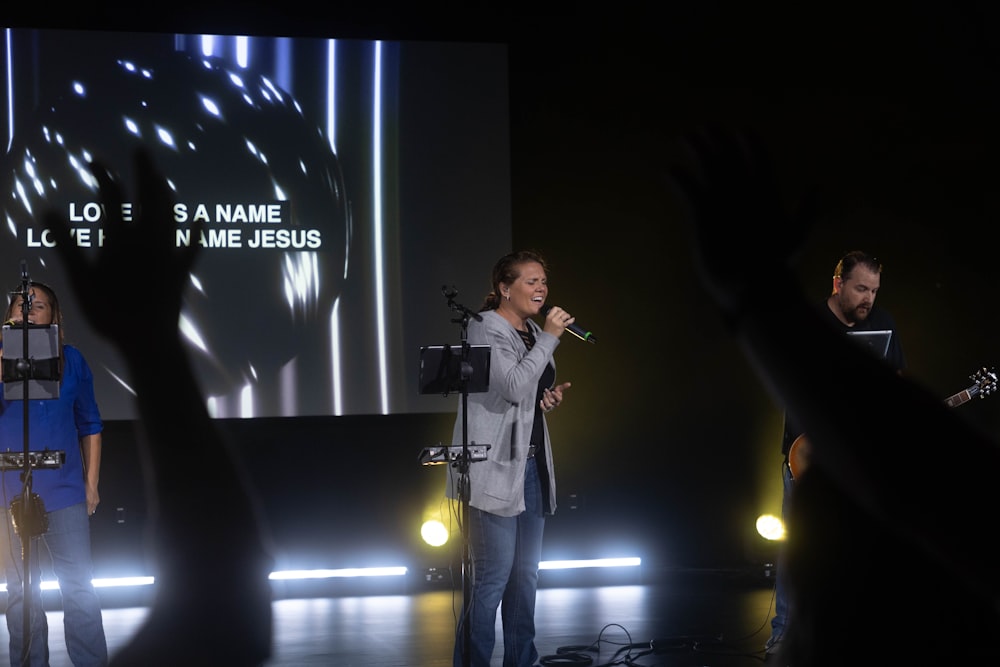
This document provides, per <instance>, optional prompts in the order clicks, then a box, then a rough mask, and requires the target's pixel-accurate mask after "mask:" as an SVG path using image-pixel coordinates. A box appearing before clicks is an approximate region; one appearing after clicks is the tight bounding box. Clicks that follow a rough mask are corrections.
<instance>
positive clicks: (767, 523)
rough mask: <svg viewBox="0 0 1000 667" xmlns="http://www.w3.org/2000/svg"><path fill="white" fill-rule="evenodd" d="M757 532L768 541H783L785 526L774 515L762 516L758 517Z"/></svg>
mask: <svg viewBox="0 0 1000 667" xmlns="http://www.w3.org/2000/svg"><path fill="white" fill-rule="evenodd" d="M757 532H758V533H760V536H761V537H763V538H764V539H766V540H783V539H785V524H784V522H783V521H782V520H781V519H780V518H778V517H776V516H774V515H773V514H761V515H760V516H759V517H757Z"/></svg>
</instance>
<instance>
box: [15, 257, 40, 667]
mask: <svg viewBox="0 0 1000 667" xmlns="http://www.w3.org/2000/svg"><path fill="white" fill-rule="evenodd" d="M30 312H31V282H30V281H29V280H28V273H27V269H25V268H24V267H23V266H22V268H21V331H22V332H23V335H22V338H21V348H22V349H21V358H20V359H19V360H18V362H17V370H18V371H19V372H21V373H22V374H23V377H22V379H21V382H22V383H23V385H24V400H23V401H21V403H22V412H23V424H24V428H23V433H24V443H23V451H24V461H23V462H22V470H21V483H22V488H21V502H20V507H15V506H14V503H12V504H11V508H10V512H11V518H12V520H13V522H14V532H16V533H18V536H19V538H20V540H21V610H22V612H23V617H24V620H23V621H22V628H21V630H22V637H23V639H22V642H21V646H22V651H23V653H22V659H23V662H24V663H25V664H29V663H30V656H31V601H32V581H31V539H32V537H33V535H31V532H33V531H31V530H29V529H28V527H29V526H31V525H33V524H34V521H33V520H32V519H31V517H30V514H31V483H32V470H31V460H30V455H29V453H28V452H30V451H31V448H30V440H29V427H28V417H29V405H28V386H29V385H28V382H29V377H30V373H29V372H28V371H29V369H30V364H29V359H31V357H30V356H28V353H29V350H28V324H29V322H28V314H29V313H30ZM15 503H16V499H15ZM18 515H20V516H18ZM25 533H28V534H25Z"/></svg>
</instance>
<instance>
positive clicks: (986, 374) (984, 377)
mask: <svg viewBox="0 0 1000 667" xmlns="http://www.w3.org/2000/svg"><path fill="white" fill-rule="evenodd" d="M969 377H970V379H971V380H972V381H973V382H975V384H974V385H973V386H972V387H971V388H970V391H973V390H974V391H975V394H976V395H977V396H979V398H986V397H987V396H989V395H990V394H992V393H993V392H994V391H996V388H997V373H996V371H995V370H993V369H992V368H991V369H989V370H987V369H986V368H985V367H983V368H980V369H979V370H978V371H976V372H975V373H973V374H972V375H971V376H969Z"/></svg>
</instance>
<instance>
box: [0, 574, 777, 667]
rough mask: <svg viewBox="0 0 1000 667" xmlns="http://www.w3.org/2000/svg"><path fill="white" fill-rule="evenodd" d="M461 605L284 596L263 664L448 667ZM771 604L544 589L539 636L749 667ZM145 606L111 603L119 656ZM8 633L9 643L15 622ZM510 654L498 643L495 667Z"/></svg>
mask: <svg viewBox="0 0 1000 667" xmlns="http://www.w3.org/2000/svg"><path fill="white" fill-rule="evenodd" d="M47 607H48V605H47ZM461 607H462V593H461V590H450V589H447V588H438V589H428V590H419V591H410V592H407V593H405V594H397V593H384V594H365V595H344V596H320V597H299V598H283V599H276V600H275V601H274V604H273V608H274V642H273V646H274V649H273V656H272V659H271V660H269V661H268V662H267V663H265V665H266V666H267V667H278V666H281V667H286V666H287V667H293V666H294V667H302V666H303V665H331V666H335V667H351V666H355V665H356V666H358V667H389V666H392V667H404V666H405V667H450V666H451V654H452V647H453V645H454V632H455V619H456V617H457V614H458V613H459V612H460V611H461ZM772 610H773V589H772V588H771V587H770V585H769V584H768V582H767V580H766V579H764V578H763V577H761V578H760V579H756V578H754V577H747V576H746V575H745V574H743V573H732V572H722V571H701V570H698V571H690V572H674V573H671V574H670V576H667V577H664V578H663V580H662V581H661V582H659V583H642V584H620V585H600V586H573V587H543V588H541V589H540V590H539V591H538V599H537V610H536V625H537V640H536V644H537V646H538V650H539V653H540V655H541V657H542V658H541V664H542V665H546V664H560V665H566V664H574V665H584V664H593V665H604V664H609V663H614V662H615V661H618V660H624V659H625V658H626V657H629V658H631V659H632V660H633V661H634V662H633V664H636V665H642V666H647V667H655V666H662V667H668V666H674V665H677V666H680V665H699V666H704V667H709V666H715V667H742V666H747V665H754V664H759V663H760V662H761V661H762V660H763V657H764V656H763V645H764V642H765V641H766V639H767V637H768V634H769V628H770V625H769V621H770V617H771V613H772ZM146 613H147V608H146V607H143V606H111V607H106V608H105V610H104V623H105V631H106V633H107V637H108V645H109V649H110V651H111V653H112V655H113V654H114V652H115V650H116V649H117V648H119V647H121V646H123V645H124V644H125V643H126V642H127V641H128V640H129V638H130V637H131V636H132V634H133V633H134V632H135V631H136V629H137V628H138V627H139V626H140V624H141V623H142V621H143V619H144V618H145V616H146ZM48 618H49V625H50V638H49V647H50V652H51V655H52V660H51V666H52V667H64V666H65V667H69V666H70V665H71V663H70V662H69V658H68V657H67V656H66V652H65V644H64V640H63V631H62V612H61V611H59V610H58V609H49V611H48ZM498 631H499V625H498ZM0 632H2V634H3V637H2V641H3V646H6V639H7V637H6V626H4V628H3V630H2V631H0ZM498 636H499V635H498ZM498 644H499V641H498ZM501 660H502V656H501V655H500V648H499V647H498V650H497V651H496V653H495V654H494V659H493V663H492V664H493V666H494V667H500V665H501ZM618 664H624V663H618Z"/></svg>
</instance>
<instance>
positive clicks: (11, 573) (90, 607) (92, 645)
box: [0, 503, 108, 667]
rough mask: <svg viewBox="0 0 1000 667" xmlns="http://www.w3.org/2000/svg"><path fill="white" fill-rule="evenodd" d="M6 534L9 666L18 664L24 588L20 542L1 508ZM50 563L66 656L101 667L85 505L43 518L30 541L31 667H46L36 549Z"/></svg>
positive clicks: (103, 648)
mask: <svg viewBox="0 0 1000 667" xmlns="http://www.w3.org/2000/svg"><path fill="white" fill-rule="evenodd" d="M3 514H4V519H5V521H4V524H5V527H6V529H5V530H4V535H3V537H2V539H0V542H2V543H3V545H2V549H3V553H4V556H3V558H4V567H5V570H6V574H7V630H8V631H9V632H10V664H12V665H21V664H23V660H22V655H23V654H24V648H23V639H24V589H23V587H22V585H21V582H22V581H23V579H22V576H21V572H22V571H23V570H22V566H23V555H22V552H21V540H20V539H19V537H18V536H17V534H15V532H14V526H13V524H12V523H11V521H10V513H9V512H7V511H6V509H4V511H3ZM43 543H44V544H45V547H46V548H47V549H48V552H49V554H50V556H51V559H52V571H53V573H54V574H55V575H56V579H57V580H58V581H59V591H60V594H61V596H62V606H63V624H64V626H65V634H66V651H67V652H68V653H69V657H70V660H72V661H73V664H74V665H75V666H76V667H83V666H84V665H107V664H108V645H107V640H106V639H105V636H104V622H103V619H102V618H101V601H100V599H99V598H98V596H97V592H96V591H95V590H94V586H93V583H92V578H93V571H92V567H91V555H90V519H89V517H88V516H87V504H86V503H80V504H79V505H71V506H70V507H66V508H64V509H60V510H55V511H54V512H49V513H48V530H47V531H46V532H45V533H44V534H43V535H41V536H39V537H36V538H35V539H33V540H32V542H31V554H30V556H31V562H30V567H31V584H32V591H31V650H30V658H31V660H30V664H31V665H32V666H33V667H38V666H44V665H48V664H49V627H48V622H47V620H46V618H45V611H44V608H43V607H42V595H41V589H40V583H41V566H40V564H39V560H38V556H39V554H38V550H39V548H40V547H41V545H42V544H43Z"/></svg>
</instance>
